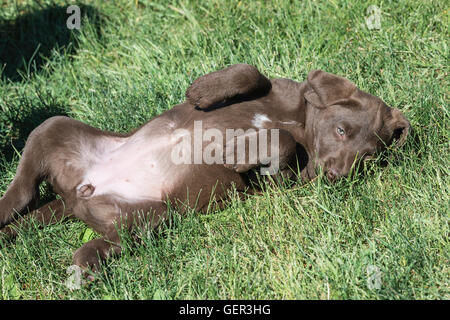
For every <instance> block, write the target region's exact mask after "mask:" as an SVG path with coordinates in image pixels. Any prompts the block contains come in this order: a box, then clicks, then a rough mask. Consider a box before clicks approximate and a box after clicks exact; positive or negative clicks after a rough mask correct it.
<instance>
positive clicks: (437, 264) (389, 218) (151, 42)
mask: <svg viewBox="0 0 450 320" xmlns="http://www.w3.org/2000/svg"><path fill="white" fill-rule="evenodd" d="M72 3H73V2H71V4H72ZM76 3H77V4H78V5H79V6H80V7H81V11H82V14H83V16H84V18H83V19H82V21H81V29H80V30H69V29H67V27H66V19H67V18H68V17H69V14H67V13H66V8H67V6H68V5H67V4H66V3H65V2H64V1H46V0H42V1H31V0H21V1H19V0H16V1H13V0H10V1H8V0H7V1H3V2H1V3H0V70H3V71H2V76H1V77H0V195H3V194H4V192H5V191H6V188H7V186H8V185H9V183H10V182H11V181H12V179H13V177H14V174H15V170H16V167H17V164H18V159H19V154H20V152H21V150H22V148H23V145H24V141H25V139H26V138H27V136H28V134H29V133H30V131H31V130H32V129H33V128H35V127H36V126H37V125H39V124H40V123H41V122H42V121H43V120H45V119H46V118H48V117H50V116H53V115H61V114H64V115H68V116H70V117H73V118H76V119H79V120H81V121H84V122H86V123H88V124H90V125H93V126H96V127H99V128H102V129H108V130H115V131H128V130H131V129H133V128H135V127H137V126H139V125H141V124H142V123H144V122H145V121H147V120H148V119H150V118H151V117H153V116H155V115H157V114H159V113H161V112H163V111H165V110H167V109H169V108H171V107H172V106H173V105H175V104H178V103H180V102H182V101H183V100H184V92H185V90H186V88H187V87H188V86H189V84H190V83H191V82H192V81H193V80H194V79H196V78H197V77H199V76H201V75H203V74H205V73H208V72H211V71H214V70H217V69H221V68H223V67H225V66H227V65H230V64H234V63H248V64H252V65H255V66H257V67H258V69H259V70H260V71H261V72H262V73H264V74H266V75H267V76H270V77H272V78H275V77H287V78H291V79H294V80H298V81H303V80H304V79H305V78H306V75H307V73H308V72H309V71H310V70H312V69H322V70H325V71H328V72H331V73H336V74H339V75H341V76H344V77H347V78H349V79H350V80H352V81H353V82H355V83H356V84H357V85H358V87H360V88H361V89H362V90H365V91H368V92H370V93H372V94H374V95H377V96H379V97H381V98H382V99H383V100H384V101H385V102H386V103H387V104H388V105H390V106H392V107H396V108H399V109H401V110H402V111H403V112H404V114H405V115H406V116H407V117H408V119H409V120H410V122H411V124H412V126H413V127H414V129H415V133H416V136H417V142H416V143H413V142H412V141H413V140H412V139H410V141H409V142H408V143H407V144H406V145H405V146H404V147H403V148H402V149H401V150H396V151H392V150H390V151H387V152H386V154H385V157H386V158H387V159H388V161H389V164H388V165H387V166H384V167H383V166H379V165H378V164H379V163H378V162H377V161H375V163H374V165H373V167H372V168H371V169H370V173H368V174H366V175H364V176H359V177H356V178H351V179H345V180H342V181H339V182H338V183H336V184H334V185H330V184H328V183H326V182H325V181H324V179H316V180H315V181H313V182H311V183H307V184H305V183H298V184H296V185H295V186H294V187H293V188H290V189H287V188H284V187H280V188H269V189H268V190H267V191H265V192H264V193H263V194H262V195H258V196H254V197H251V198H249V199H248V200H245V201H242V200H239V199H237V197H236V200H234V201H232V202H230V204H229V206H228V207H227V208H225V210H222V211H216V212H210V213H208V214H205V215H201V214H199V213H196V212H191V213H189V214H188V215H187V216H185V217H183V218H182V219H181V218H180V217H179V216H177V215H176V214H175V215H174V218H173V220H172V221H171V223H170V224H169V225H167V226H165V227H163V228H161V229H160V230H159V231H158V232H155V233H151V232H147V233H145V234H143V235H142V243H140V244H139V245H135V246H134V247H133V243H132V242H131V241H125V244H124V250H123V254H122V255H121V256H118V257H114V258H112V259H110V260H108V261H107V262H106V265H105V268H104V269H103V272H102V273H101V274H100V275H99V276H98V278H97V280H96V281H95V282H93V283H90V284H87V285H85V286H82V287H81V289H78V290H70V289H68V288H67V287H66V285H65V282H66V279H67V278H68V277H69V275H70V274H68V273H67V267H68V266H70V264H71V260H72V254H73V252H74V251H75V250H76V249H77V248H78V247H80V246H81V245H82V243H83V241H86V240H87V239H88V238H90V237H92V236H95V235H91V234H90V233H89V231H90V230H88V229H87V228H86V226H85V225H84V224H83V223H81V222H65V223H59V224H56V225H52V226H49V227H46V228H44V229H39V228H37V227H31V228H28V229H22V230H21V236H19V237H18V238H17V239H16V240H15V241H12V242H8V241H5V240H0V241H1V243H0V298H1V299H18V298H20V299H69V298H70V299H450V264H449V253H450V243H449V213H450V210H449V206H450V201H449V191H450V183H449V182H450V179H449V167H450V161H449V131H450V130H449V110H448V101H449V87H450V86H449V77H448V75H449V48H448V44H449V43H448V39H449V32H448V27H449V25H448V21H449V7H448V3H447V2H446V1H444V0H441V1H437V0H436V1H431V0H430V1H409V0H399V1H381V0H374V1H373V2H372V3H370V2H367V1H362V0H361V1H350V0H334V1H312V0H305V1H261V2H254V1H218V0H216V1H202V2H201V3H202V4H201V5H200V2H197V1H184V0H183V1H174V2H167V1H156V2H153V1H144V0H139V1H134V0H133V1H131V0H129V1H124V0H121V1H101V0H95V1H77V2H76ZM370 4H375V5H377V6H378V8H379V9H380V10H381V16H380V21H381V28H380V29H378V30H377V29H372V30H370V29H369V28H368V26H367V24H366V18H367V17H368V16H369V15H370V13H368V12H367V8H368V6H369V5H370ZM5 64H6V66H4V65H5ZM48 193H49V191H48V190H47V188H45V186H42V194H48Z"/></svg>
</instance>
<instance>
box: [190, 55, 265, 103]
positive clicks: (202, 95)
mask: <svg viewBox="0 0 450 320" xmlns="http://www.w3.org/2000/svg"><path fill="white" fill-rule="evenodd" d="M271 88H272V84H271V82H270V80H269V79H267V78H266V77H265V76H264V75H262V74H261V73H260V72H259V71H258V69H256V68H255V67H253V66H251V65H248V64H235V65H232V66H230V67H228V68H225V69H223V70H219V71H215V72H212V73H208V74H206V75H204V76H202V77H200V78H198V79H196V80H195V81H194V82H193V83H192V85H191V86H190V87H189V88H188V89H187V91H186V98H187V101H188V102H189V103H191V104H192V105H194V106H197V107H199V108H200V109H207V108H209V107H212V106H215V105H218V104H227V103H233V102H235V101H240V100H248V99H251V98H253V97H257V96H261V95H265V94H267V93H268V92H269V91H270V89H271Z"/></svg>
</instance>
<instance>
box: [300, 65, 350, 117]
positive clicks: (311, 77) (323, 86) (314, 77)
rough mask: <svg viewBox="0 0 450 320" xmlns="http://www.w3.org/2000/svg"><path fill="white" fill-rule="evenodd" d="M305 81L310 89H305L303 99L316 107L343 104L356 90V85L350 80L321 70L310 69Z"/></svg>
mask: <svg viewBox="0 0 450 320" xmlns="http://www.w3.org/2000/svg"><path fill="white" fill-rule="evenodd" d="M307 81H308V84H309V86H310V88H311V89H310V90H308V91H306V93H305V99H306V100H308V102H309V103H311V104H312V105H314V106H316V107H318V108H325V107H327V106H331V105H333V104H338V103H343V104H345V102H346V101H347V100H348V99H349V98H350V96H351V95H352V94H353V92H355V90H356V85H355V84H354V83H353V82H351V81H350V80H348V79H345V78H342V77H339V76H336V75H334V74H331V73H328V72H325V71H322V70H313V71H311V72H310V73H309V74H308V79H307Z"/></svg>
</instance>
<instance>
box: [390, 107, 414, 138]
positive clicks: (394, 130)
mask: <svg viewBox="0 0 450 320" xmlns="http://www.w3.org/2000/svg"><path fill="white" fill-rule="evenodd" d="M384 121H385V124H384V127H385V129H386V130H387V132H388V136H389V137H390V138H389V144H391V143H392V142H393V141H394V140H397V145H398V146H401V145H403V144H404V143H405V142H406V138H407V137H408V135H409V134H410V133H411V132H412V127H411V124H410V123H409V121H408V119H406V117H405V116H404V115H403V113H402V112H401V111H400V110H398V109H394V108H391V110H390V112H389V113H388V115H387V117H386V118H385V120H384Z"/></svg>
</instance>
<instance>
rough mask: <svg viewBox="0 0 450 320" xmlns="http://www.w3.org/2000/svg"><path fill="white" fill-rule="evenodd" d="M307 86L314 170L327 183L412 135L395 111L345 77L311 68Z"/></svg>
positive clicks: (406, 123)
mask: <svg viewBox="0 0 450 320" xmlns="http://www.w3.org/2000/svg"><path fill="white" fill-rule="evenodd" d="M308 85H309V86H308V89H307V91H306V92H305V99H306V101H307V104H308V107H309V106H310V108H311V109H310V110H311V111H312V112H311V114H312V115H313V116H312V119H308V122H309V123H308V126H309V128H310V137H309V140H310V144H311V145H312V148H313V149H314V150H313V152H314V155H313V156H314V158H315V166H316V167H318V166H320V167H322V169H323V171H324V172H325V173H326V176H327V177H328V179H329V180H331V181H335V180H336V179H338V178H340V177H343V176H346V175H348V174H349V172H350V170H351V168H352V166H353V165H354V164H356V163H358V162H359V161H361V160H366V159H369V158H371V157H373V156H374V155H375V154H376V153H377V152H380V151H381V150H383V149H384V148H385V147H386V146H389V145H390V144H391V143H392V142H393V141H395V140H397V143H398V144H403V143H404V142H405V140H406V137H407V136H408V134H409V132H410V131H411V126H410V124H409V122H408V120H407V119H406V118H405V117H404V115H403V114H402V113H401V112H400V111H399V110H398V109H394V108H390V107H388V106H387V105H386V104H385V103H384V102H383V101H382V100H381V99H379V98H377V97H375V96H373V95H371V94H368V93H366V92H363V91H361V90H359V89H358V88H357V87H356V85H355V84H354V83H352V82H351V81H349V80H347V79H345V78H342V77H339V76H336V75H333V74H329V73H326V72H324V71H321V70H314V71H311V72H310V73H309V74H308ZM310 121H311V122H310Z"/></svg>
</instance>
